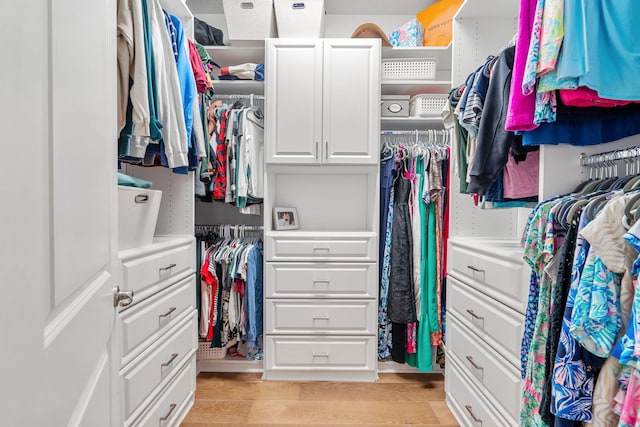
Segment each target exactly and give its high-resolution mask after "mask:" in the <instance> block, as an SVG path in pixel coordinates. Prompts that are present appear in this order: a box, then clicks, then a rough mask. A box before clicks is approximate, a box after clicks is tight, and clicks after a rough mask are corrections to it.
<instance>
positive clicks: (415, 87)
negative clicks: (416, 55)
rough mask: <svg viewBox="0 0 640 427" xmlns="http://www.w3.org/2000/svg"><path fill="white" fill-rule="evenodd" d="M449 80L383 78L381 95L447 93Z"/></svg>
mask: <svg viewBox="0 0 640 427" xmlns="http://www.w3.org/2000/svg"><path fill="white" fill-rule="evenodd" d="M450 91H451V80H383V81H382V94H383V95H411V96H413V95H416V94H419V93H447V94H448V93H449V92H450Z"/></svg>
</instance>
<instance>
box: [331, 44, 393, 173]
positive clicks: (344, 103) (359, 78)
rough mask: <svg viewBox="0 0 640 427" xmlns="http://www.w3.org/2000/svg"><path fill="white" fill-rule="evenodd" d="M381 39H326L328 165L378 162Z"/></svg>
mask: <svg viewBox="0 0 640 427" xmlns="http://www.w3.org/2000/svg"><path fill="white" fill-rule="evenodd" d="M380 67H381V59H380V40H378V39H338V40H331V39H327V40H325V49H324V95H323V101H324V102H323V105H324V107H323V112H324V115H323V117H324V121H323V138H324V141H323V153H324V160H325V161H326V162H328V163H365V164H376V163H377V162H378V157H379V153H378V151H379V150H378V145H379V139H380Z"/></svg>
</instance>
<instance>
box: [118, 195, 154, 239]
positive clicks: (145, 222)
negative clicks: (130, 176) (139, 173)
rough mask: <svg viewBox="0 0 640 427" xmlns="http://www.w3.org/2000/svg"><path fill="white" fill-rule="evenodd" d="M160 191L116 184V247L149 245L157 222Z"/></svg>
mask: <svg viewBox="0 0 640 427" xmlns="http://www.w3.org/2000/svg"><path fill="white" fill-rule="evenodd" d="M161 200H162V191H160V190H149V189H148V188H135V187H124V186H121V185H120V186H118V249H119V250H124V249H131V248H138V247H141V246H146V245H149V244H151V243H152V242H153V235H154V233H155V230H156V223H157V222H158V212H160V201H161Z"/></svg>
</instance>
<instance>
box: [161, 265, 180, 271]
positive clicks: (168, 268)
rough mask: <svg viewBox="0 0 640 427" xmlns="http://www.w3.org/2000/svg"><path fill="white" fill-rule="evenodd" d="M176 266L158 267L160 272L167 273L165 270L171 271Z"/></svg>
mask: <svg viewBox="0 0 640 427" xmlns="http://www.w3.org/2000/svg"><path fill="white" fill-rule="evenodd" d="M176 265H178V264H169V265H167V266H166V267H160V271H167V270H171V269H172V268H173V267H175V266H176Z"/></svg>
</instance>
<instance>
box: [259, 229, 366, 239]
mask: <svg viewBox="0 0 640 427" xmlns="http://www.w3.org/2000/svg"><path fill="white" fill-rule="evenodd" d="M376 235H377V233H375V232H372V231H343V230H338V231H324V230H313V231H302V230H285V231H276V230H269V231H266V232H265V236H266V237H296V238H302V239H311V238H314V239H318V240H322V239H330V238H336V237H344V238H353V237H355V238H358V237H376Z"/></svg>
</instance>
